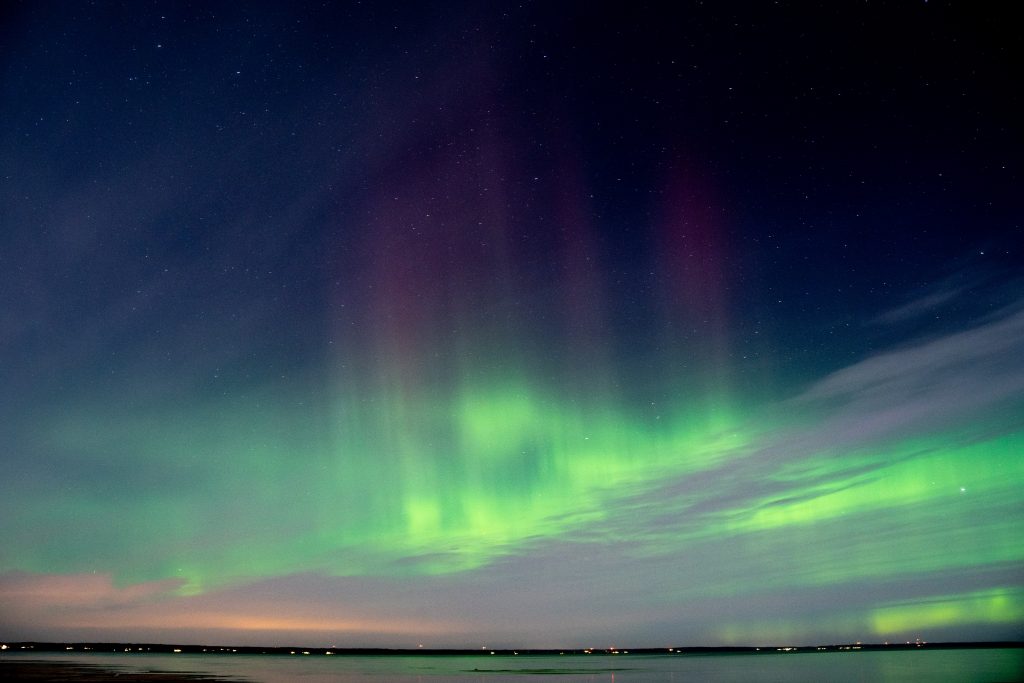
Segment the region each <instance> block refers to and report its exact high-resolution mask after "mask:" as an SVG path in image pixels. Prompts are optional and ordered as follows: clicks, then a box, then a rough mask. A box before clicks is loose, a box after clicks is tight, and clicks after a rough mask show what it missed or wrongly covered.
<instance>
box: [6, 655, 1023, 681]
mask: <svg viewBox="0 0 1024 683" xmlns="http://www.w3.org/2000/svg"><path fill="white" fill-rule="evenodd" d="M4 657H5V658H6V657H9V658H11V659H14V658H18V659H47V660H64V661H78V662H83V663H89V664H94V665H98V666H104V667H118V668H125V669H143V670H144V669H148V670H162V671H179V672H181V671H192V672H203V673H208V674H215V675H218V676H230V677H237V678H244V679H247V680H250V681H258V682H261V683H288V682H291V681H298V682H299V683H339V682H340V683H355V682H365V681H373V682H375V683H384V682H390V681H394V682H395V683H413V682H417V683H418V682H423V683H439V682H440V681H447V680H454V681H461V682H464V683H469V682H471V681H486V682H487V683H499V682H503V683H512V682H526V681H529V682H530V683H542V682H543V681H560V682H562V683H577V682H578V683H584V682H590V681H593V682H595V683H597V682H603V683H629V682H630V681H648V682H649V681H711V682H712V683H719V682H721V683H726V682H732V681H737V682H738V681H835V682H842V681H872V682H874V681H881V682H908V683H909V682H910V681H915V682H916V681H950V682H952V681H956V682H957V683H961V682H965V681H966V682H977V683H981V682H985V683H992V682H995V681H1020V680H1024V650H1008V649H1007V650H945V651H931V652H922V651H906V652H850V653H807V654H777V655H746V656H744V655H707V656H694V655H680V656H671V655H618V656H608V655H605V656H598V655H588V656H572V657H570V656H557V655H544V656H532V657H530V656H518V657H515V656H508V657H502V656H497V655H496V656H483V655H481V656H479V657H476V656H462V657H441V656H401V657H395V656H392V657H364V656H333V657H329V656H312V655H311V656H302V655H297V656H294V657H289V656H262V657H261V656H249V655H220V656H218V655H188V654H179V655H154V654H93V653H74V654H72V653H67V654H66V655H65V654H21V653H16V654H13V655H7V654H5V655H4Z"/></svg>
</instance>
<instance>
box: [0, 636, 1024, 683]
mask: <svg viewBox="0 0 1024 683" xmlns="http://www.w3.org/2000/svg"><path fill="white" fill-rule="evenodd" d="M3 648H4V649H2V650H0V663H3V661H4V658H3V655H5V654H8V653H22V654H27V653H31V652H40V653H42V652H75V653H79V652H95V653H112V652H122V653H140V652H141V653H147V652H148V653H151V654H206V655H211V654H213V655H226V656H230V655H288V656H291V655H295V656H303V655H308V656H314V655H319V656H325V655H329V656H339V657H344V656H346V655H362V656H366V655H373V656H391V655H393V656H410V655H414V656H417V657H423V656H430V655H444V656H452V655H467V656H469V655H473V656H479V655H481V654H494V655H505V656H516V655H524V656H527V655H580V656H586V655H629V654H635V655H739V654H750V655H756V654H765V655H766V654H779V653H782V654H793V653H812V652H853V651H858V652H861V651H862V652H868V651H878V650H884V651H887V652H891V651H895V650H977V649H992V648H1017V649H1021V648H1024V641H1020V640H1000V641H985V642H967V643H930V642H924V641H918V642H908V643H845V644H838V645H803V646H788V645H771V646H761V647H754V646H749V647H686V646H680V647H658V648H652V647H637V648H632V647H630V648H585V649H562V648H556V649H529V648H526V649H494V650H491V649H473V650H471V649H458V648H437V649H427V648H414V649H401V648H339V647H330V648H327V647H301V646H290V647H252V646H240V645H230V646H228V645H175V644H165V643H85V642H75V643H67V642H65V643H41V642H9V643H5V644H4V645H3ZM119 680H122V681H123V680H124V679H123V678H120V679H119ZM162 680H163V679H162ZM167 680H170V679H167ZM188 680H200V679H196V678H190V679H188ZM202 680H210V679H202Z"/></svg>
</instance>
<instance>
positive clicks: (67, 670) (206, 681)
mask: <svg viewBox="0 0 1024 683" xmlns="http://www.w3.org/2000/svg"><path fill="white" fill-rule="evenodd" d="M0 680H2V681H36V682H41V681H66V682H67V683H130V682H132V681H138V682H145V683H185V682H186V681H187V682H189V683H240V682H241V681H242V680H243V679H240V678H231V677H227V676H214V675H211V674H204V673H201V672H196V673H183V672H167V671H142V670H137V669H127V668H126V669H111V668H106V667H102V666H92V665H90V664H80V663H78V662H52V661H42V660H31V659H30V660H19V661H16V662H15V661H10V660H8V661H4V660H0Z"/></svg>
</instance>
